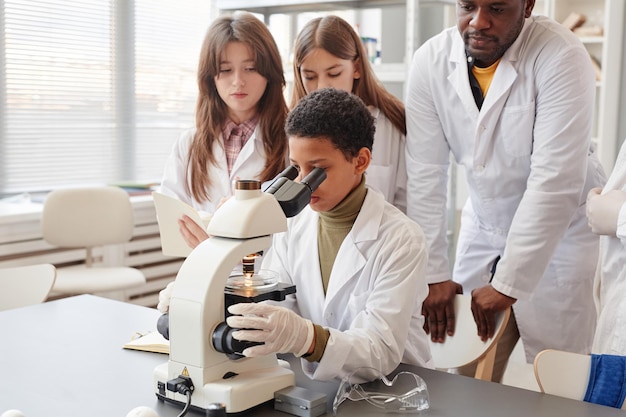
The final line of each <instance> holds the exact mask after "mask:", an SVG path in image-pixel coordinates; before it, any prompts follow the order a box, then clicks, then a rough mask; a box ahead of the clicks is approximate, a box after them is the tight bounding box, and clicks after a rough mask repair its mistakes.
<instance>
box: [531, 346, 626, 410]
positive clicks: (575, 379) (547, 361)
mask: <svg viewBox="0 0 626 417" xmlns="http://www.w3.org/2000/svg"><path fill="white" fill-rule="evenodd" d="M534 367H535V378H537V384H538V385H539V389H540V390H541V392H543V393H546V394H551V395H557V396H559V397H564V398H570V399H572V400H579V401H583V400H584V398H585V394H586V393H587V384H588V382H589V373H590V372H591V356H590V355H583V354H580V353H572V352H565V351H562V350H554V349H547V350H542V351H541V352H539V353H538V354H537V356H535V362H534ZM622 410H626V401H625V402H624V405H623V406H622Z"/></svg>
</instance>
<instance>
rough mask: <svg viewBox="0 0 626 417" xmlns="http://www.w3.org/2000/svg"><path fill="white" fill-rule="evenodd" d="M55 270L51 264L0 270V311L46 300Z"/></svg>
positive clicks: (54, 276) (52, 283)
mask: <svg viewBox="0 0 626 417" xmlns="http://www.w3.org/2000/svg"><path fill="white" fill-rule="evenodd" d="M55 278H56V268H55V267H54V265H51V264H39V265H28V266H16V267H12V268H1V269H0V311H2V310H9V309H12V308H18V307H25V306H29V305H33V304H39V303H42V302H44V301H46V299H47V298H48V294H49V293H50V290H51V289H52V286H53V285H54V280H55Z"/></svg>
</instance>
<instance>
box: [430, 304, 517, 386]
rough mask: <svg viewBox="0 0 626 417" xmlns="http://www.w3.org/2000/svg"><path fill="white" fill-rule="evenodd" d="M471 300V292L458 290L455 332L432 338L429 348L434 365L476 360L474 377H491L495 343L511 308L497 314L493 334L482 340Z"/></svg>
mask: <svg viewBox="0 0 626 417" xmlns="http://www.w3.org/2000/svg"><path fill="white" fill-rule="evenodd" d="M471 302H472V297H471V296H470V295H465V294H457V296H456V299H455V304H454V312H455V316H456V328H455V331H454V336H446V340H445V342H444V343H435V342H433V341H430V350H431V353H432V356H433V361H434V364H435V368H437V369H443V370H448V369H455V368H460V367H462V366H467V365H471V364H474V363H475V364H476V373H475V374H474V378H476V379H483V380H487V381H490V380H491V376H492V375H493V366H494V361H495V357H496V346H497V344H498V341H499V340H500V337H502V333H503V332H504V328H505V327H506V323H507V322H508V321H509V316H510V314H511V310H510V309H507V310H505V311H503V312H502V313H500V314H498V316H497V318H496V331H495V333H494V336H493V337H492V338H491V339H489V340H487V341H486V342H483V341H482V340H481V339H480V337H479V336H478V335H477V333H476V323H475V321H474V316H473V315H472V310H471ZM429 340H430V339H429Z"/></svg>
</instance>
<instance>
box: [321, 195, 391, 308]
mask: <svg viewBox="0 0 626 417" xmlns="http://www.w3.org/2000/svg"><path fill="white" fill-rule="evenodd" d="M376 197H379V198H376ZM383 209H384V200H383V198H382V196H380V195H378V194H375V192H373V191H371V190H369V191H368V193H367V196H366V197H365V201H364V202H363V207H361V211H360V213H359V215H358V216H357V218H356V220H355V222H354V225H353V226H352V230H351V231H350V233H348V236H346V238H345V239H344V241H343V243H342V244H341V247H340V248H339V252H338V253H337V258H336V259H335V264H334V265H333V270H332V272H331V275H330V282H329V283H328V290H327V293H326V306H327V307H328V306H330V305H332V303H333V301H334V300H335V299H336V298H337V299H338V300H339V299H341V297H339V294H342V293H343V291H342V288H343V287H344V286H345V285H346V284H347V283H349V282H350V281H352V280H353V279H357V278H358V277H359V276H360V275H361V274H362V273H363V269H364V267H365V265H366V264H367V258H366V257H365V256H364V254H363V253H364V252H365V250H364V249H363V247H362V246H363V244H364V242H367V241H370V240H376V238H377V236H378V229H379V226H380V223H381V219H382V214H383Z"/></svg>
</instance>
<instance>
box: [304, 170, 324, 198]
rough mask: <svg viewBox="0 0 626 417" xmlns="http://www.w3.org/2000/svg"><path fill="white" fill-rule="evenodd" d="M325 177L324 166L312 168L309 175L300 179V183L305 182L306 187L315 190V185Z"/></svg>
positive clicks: (318, 184)
mask: <svg viewBox="0 0 626 417" xmlns="http://www.w3.org/2000/svg"><path fill="white" fill-rule="evenodd" d="M325 179H326V171H325V170H324V168H313V170H312V171H311V172H309V175H307V176H306V177H304V178H303V179H302V181H301V182H302V184H306V185H307V187H309V189H310V190H311V193H313V191H315V190H317V187H319V186H320V184H321V183H322V182H323V181H324V180H325Z"/></svg>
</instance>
